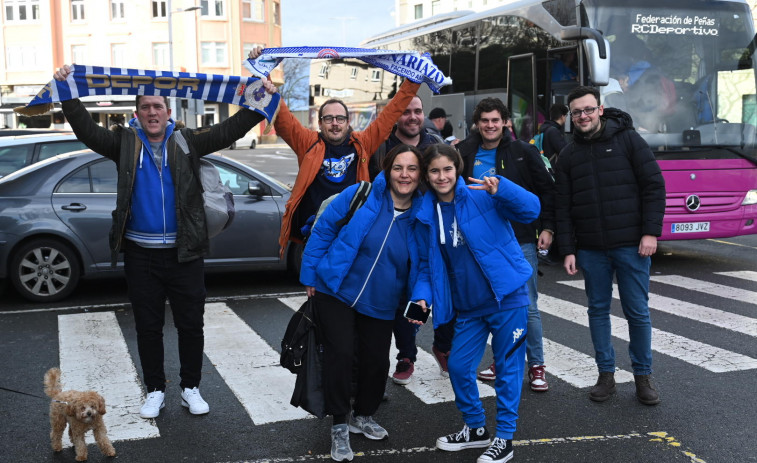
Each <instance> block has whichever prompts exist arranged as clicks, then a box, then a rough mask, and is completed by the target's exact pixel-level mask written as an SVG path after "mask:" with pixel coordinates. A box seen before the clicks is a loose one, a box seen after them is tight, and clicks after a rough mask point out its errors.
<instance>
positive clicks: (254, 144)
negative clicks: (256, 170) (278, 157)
mask: <svg viewBox="0 0 757 463" xmlns="http://www.w3.org/2000/svg"><path fill="white" fill-rule="evenodd" d="M255 146H257V142H256V141H255V140H252V143H250V149H251V150H254V149H255Z"/></svg>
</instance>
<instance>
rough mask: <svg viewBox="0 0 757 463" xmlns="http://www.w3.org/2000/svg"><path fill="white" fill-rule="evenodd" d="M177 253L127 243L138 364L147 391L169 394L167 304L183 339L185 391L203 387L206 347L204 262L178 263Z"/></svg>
mask: <svg viewBox="0 0 757 463" xmlns="http://www.w3.org/2000/svg"><path fill="white" fill-rule="evenodd" d="M177 255H178V254H177V250H176V248H172V249H155V248H152V249H150V248H143V247H141V246H139V245H137V244H135V243H133V242H131V241H128V240H127V241H126V242H125V244H124V270H125V272H126V282H127V285H128V292H129V301H130V302H131V307H132V310H133V311H134V322H135V325H136V329H137V346H138V348H139V360H140V363H141V364H142V374H143V375H144V380H145V386H146V387H147V392H152V391H156V390H157V391H165V389H166V374H165V371H164V368H163V325H164V324H165V318H166V299H168V302H169V303H170V304H171V312H172V314H173V320H174V326H176V330H177V331H178V334H179V361H180V362H181V370H180V376H181V383H180V386H181V388H182V389H183V388H187V387H188V388H193V387H197V386H199V384H200V378H201V376H202V355H203V347H204V337H203V315H204V313H205V272H204V262H203V260H202V259H195V260H193V261H191V262H184V263H179V261H178V257H177Z"/></svg>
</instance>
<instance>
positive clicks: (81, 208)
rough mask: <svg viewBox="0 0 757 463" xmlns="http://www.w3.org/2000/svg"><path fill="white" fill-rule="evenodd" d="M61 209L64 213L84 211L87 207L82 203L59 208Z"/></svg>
mask: <svg viewBox="0 0 757 463" xmlns="http://www.w3.org/2000/svg"><path fill="white" fill-rule="evenodd" d="M61 209H63V210H65V211H84V210H86V209H87V206H85V205H84V204H82V203H71V204H69V205H68V206H61Z"/></svg>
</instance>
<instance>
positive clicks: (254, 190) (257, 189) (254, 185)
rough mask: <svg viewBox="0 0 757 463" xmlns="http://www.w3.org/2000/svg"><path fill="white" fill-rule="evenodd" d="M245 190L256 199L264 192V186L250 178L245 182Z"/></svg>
mask: <svg viewBox="0 0 757 463" xmlns="http://www.w3.org/2000/svg"><path fill="white" fill-rule="evenodd" d="M247 192H248V193H249V194H250V196H255V197H256V198H258V199H260V198H261V197H262V196H263V195H265V194H266V191H265V187H264V186H263V184H262V183H260V182H259V181H257V180H250V181H249V182H248V183H247Z"/></svg>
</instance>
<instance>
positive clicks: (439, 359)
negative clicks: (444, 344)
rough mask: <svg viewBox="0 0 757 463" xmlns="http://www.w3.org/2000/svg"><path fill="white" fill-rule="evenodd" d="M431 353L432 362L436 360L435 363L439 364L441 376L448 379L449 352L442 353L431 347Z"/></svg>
mask: <svg viewBox="0 0 757 463" xmlns="http://www.w3.org/2000/svg"><path fill="white" fill-rule="evenodd" d="M431 352H433V354H434V360H436V363H438V364H439V372H440V373H441V375H442V376H444V377H445V378H449V370H448V369H447V360H448V359H449V352H442V351H440V350H439V349H437V348H436V346H431Z"/></svg>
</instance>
